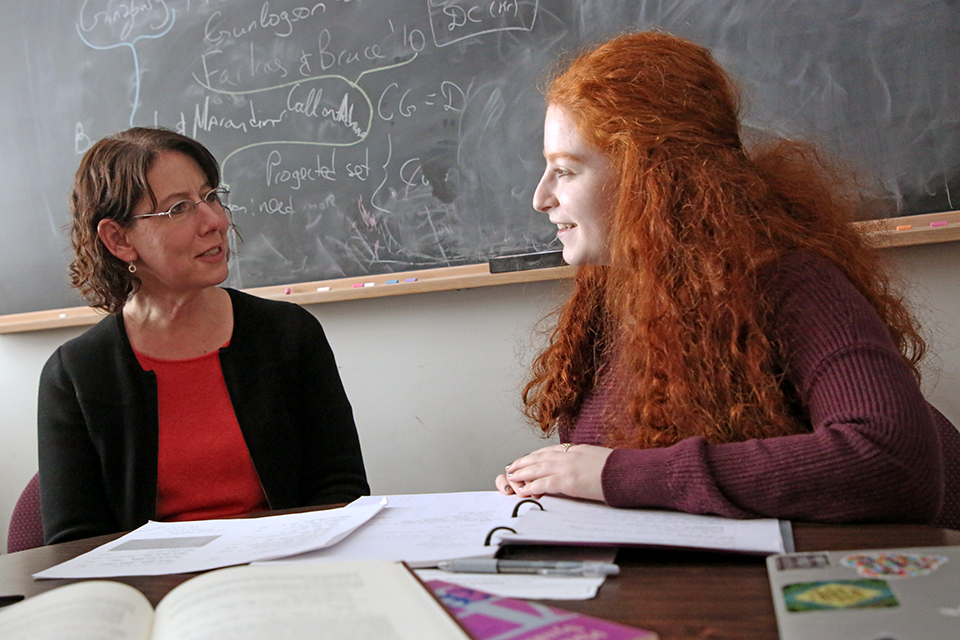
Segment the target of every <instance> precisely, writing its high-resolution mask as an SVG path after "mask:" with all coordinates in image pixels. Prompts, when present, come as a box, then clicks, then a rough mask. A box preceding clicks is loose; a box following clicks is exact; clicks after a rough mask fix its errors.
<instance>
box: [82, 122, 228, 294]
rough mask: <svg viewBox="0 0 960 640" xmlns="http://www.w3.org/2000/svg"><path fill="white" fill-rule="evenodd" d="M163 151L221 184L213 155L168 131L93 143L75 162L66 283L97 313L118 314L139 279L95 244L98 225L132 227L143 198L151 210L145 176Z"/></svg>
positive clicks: (135, 132)
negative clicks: (103, 222) (70, 258)
mask: <svg viewBox="0 0 960 640" xmlns="http://www.w3.org/2000/svg"><path fill="white" fill-rule="evenodd" d="M165 151H178V152H180V153H182V154H184V155H186V156H188V157H190V158H192V159H193V160H195V161H196V162H197V164H198V165H199V166H200V169H201V170H202V171H203V173H204V175H206V177H207V181H208V182H209V184H210V186H211V187H217V186H219V185H220V167H219V165H218V164H217V161H216V159H215V158H214V157H213V154H211V153H210V151H208V150H207V148H206V147H204V146H203V145H202V144H200V143H199V142H197V141H196V140H193V139H192V138H188V137H187V136H184V135H181V134H179V133H176V132H174V131H170V130H168V129H162V128H147V127H135V128H133V129H128V130H126V131H121V132H119V133H115V134H113V135H110V136H107V137H106V138H103V139H102V140H100V141H99V142H97V143H96V144H94V145H93V146H92V147H91V148H90V150H89V151H87V153H86V154H85V155H84V156H83V160H81V161H80V167H79V168H78V169H77V174H76V176H75V177H74V180H73V192H72V193H71V194H70V211H71V213H72V214H73V219H72V222H71V226H70V241H71V243H72V244H73V251H74V259H73V262H72V263H70V282H71V284H72V285H73V286H74V287H76V288H77V289H79V290H80V295H82V296H83V297H84V298H85V299H86V300H87V301H88V302H89V303H90V304H91V305H92V306H94V307H96V308H99V309H104V310H105V311H108V312H110V313H117V312H119V311H120V310H121V309H123V305H124V304H125V303H126V301H127V299H128V298H129V297H130V295H131V294H133V293H134V292H135V291H136V290H137V288H138V287H139V286H140V279H139V278H137V276H136V275H135V274H133V273H130V272H129V271H128V269H127V265H126V264H124V262H123V261H122V260H120V259H119V258H117V257H116V256H115V255H113V254H112V253H110V250H109V249H107V247H106V245H104V244H103V241H102V240H100V236H99V235H98V234H97V226H98V225H99V224H100V221H101V220H103V219H111V220H115V221H116V222H117V223H119V224H120V225H121V226H123V227H132V226H133V225H134V224H136V220H135V219H134V218H133V215H134V209H135V208H136V206H137V205H138V204H139V203H140V201H141V200H143V199H144V198H149V199H150V201H151V202H152V203H153V205H154V207H156V204H157V198H156V195H154V193H153V190H152V189H151V188H150V184H149V182H148V181H147V174H148V173H149V172H150V169H151V168H152V167H153V165H154V163H155V162H156V160H157V158H158V157H159V156H160V154H161V153H163V152H165Z"/></svg>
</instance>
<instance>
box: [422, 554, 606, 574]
mask: <svg viewBox="0 0 960 640" xmlns="http://www.w3.org/2000/svg"><path fill="white" fill-rule="evenodd" d="M437 567H438V568H439V569H441V570H442V571H449V572H451V573H525V574H532V575H541V576H576V577H599V576H615V575H617V574H618V573H620V567H618V566H617V565H615V564H610V563H608V562H564V561H559V562H558V561H552V560H496V559H494V558H456V559H454V560H446V561H443V562H438V563H437Z"/></svg>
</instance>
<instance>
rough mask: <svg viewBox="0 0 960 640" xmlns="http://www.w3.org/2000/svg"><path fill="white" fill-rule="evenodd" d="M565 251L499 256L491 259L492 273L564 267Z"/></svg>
mask: <svg viewBox="0 0 960 640" xmlns="http://www.w3.org/2000/svg"><path fill="white" fill-rule="evenodd" d="M564 264H566V263H565V262H564V261H563V251H541V252H540V253H521V254H519V255H515V256H498V257H496V258H490V273H506V272H508V271H526V270H528V269H545V268H547V267H562V266H563V265H564Z"/></svg>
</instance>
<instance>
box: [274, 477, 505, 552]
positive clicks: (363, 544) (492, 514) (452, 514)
mask: <svg viewBox="0 0 960 640" xmlns="http://www.w3.org/2000/svg"><path fill="white" fill-rule="evenodd" d="M383 497H384V496H369V497H365V498H360V499H359V500H356V501H354V502H352V503H350V504H349V505H347V506H346V507H345V509H354V508H359V507H362V506H363V505H366V504H368V503H369V502H372V501H377V500H380V499H381V498H383ZM385 497H386V499H387V501H388V504H387V507H386V508H385V509H384V510H383V513H381V514H380V515H378V516H377V517H376V518H375V519H373V520H371V521H370V522H368V523H367V524H365V525H364V526H362V527H360V528H359V529H357V530H356V531H355V532H354V533H353V534H352V535H351V536H350V537H349V538H347V539H346V540H344V541H342V542H341V543H340V544H338V545H336V546H334V547H329V548H326V549H319V550H317V551H311V552H309V553H305V554H301V555H299V556H295V557H287V558H279V559H277V560H275V561H274V562H279V563H288V562H318V561H324V560H375V559H378V560H393V561H400V560H403V561H405V562H406V563H407V564H408V565H410V566H411V567H435V566H436V565H437V562H439V561H440V560H451V559H453V558H469V557H473V556H485V557H492V556H493V555H494V554H495V553H496V551H497V546H496V544H492V545H491V546H484V544H483V542H484V540H485V538H486V537H487V534H488V533H489V532H490V530H491V529H492V528H493V527H496V526H498V525H508V526H512V525H513V523H515V522H516V518H511V514H512V513H513V510H514V508H515V507H516V505H517V503H518V502H519V501H520V499H519V498H517V497H516V496H505V495H503V494H501V493H500V492H498V491H468V492H460V493H424V494H410V495H395V496H385Z"/></svg>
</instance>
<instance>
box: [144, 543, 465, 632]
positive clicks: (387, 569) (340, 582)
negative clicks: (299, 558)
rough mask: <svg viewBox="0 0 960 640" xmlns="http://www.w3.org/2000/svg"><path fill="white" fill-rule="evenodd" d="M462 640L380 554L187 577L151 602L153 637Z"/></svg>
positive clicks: (406, 575)
mask: <svg viewBox="0 0 960 640" xmlns="http://www.w3.org/2000/svg"><path fill="white" fill-rule="evenodd" d="M321 636H322V637H324V638H343V639H344V640H347V639H349V640H421V639H423V638H430V639H437V640H442V639H445V638H450V639H457V640H464V639H466V638H468V636H467V635H466V634H465V633H464V632H463V631H462V630H461V629H460V627H459V626H458V625H457V623H456V622H454V620H453V619H452V618H451V617H450V616H449V614H447V612H446V611H445V610H444V609H443V607H442V606H441V605H440V604H439V603H438V602H437V601H436V600H434V599H433V597H432V596H431V595H430V594H429V593H428V592H427V590H426V589H425V588H424V587H423V585H421V584H420V582H418V581H417V579H416V578H415V577H414V576H413V574H411V573H410V571H409V570H408V569H407V568H406V567H404V566H403V565H401V564H397V563H392V562H386V561H358V562H329V563H327V562H324V563H309V564H296V565H261V566H249V567H233V568H230V569H221V570H219V571H213V572H211V573H208V574H204V575H201V576H198V577H196V578H193V579H192V580H190V581H188V582H186V583H184V584H182V585H180V586H178V587H177V588H176V589H174V590H173V591H171V592H170V593H169V594H167V597H166V598H164V599H163V601H162V602H161V603H160V605H159V606H158V607H157V614H156V622H155V629H154V640H215V639H220V638H223V639H224V640H227V639H229V640H262V639H263V638H283V639H284V640H307V639H308V638H309V639H311V640H313V639H315V638H318V637H321Z"/></svg>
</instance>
